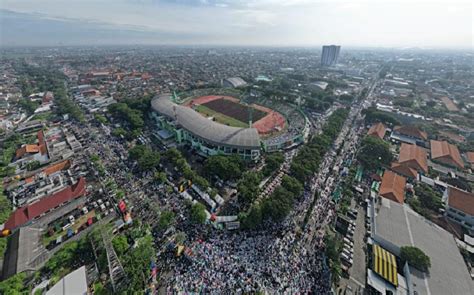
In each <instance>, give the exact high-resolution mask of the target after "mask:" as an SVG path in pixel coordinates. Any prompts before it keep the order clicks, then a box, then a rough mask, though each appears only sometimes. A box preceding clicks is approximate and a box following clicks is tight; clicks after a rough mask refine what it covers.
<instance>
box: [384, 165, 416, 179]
mask: <svg viewBox="0 0 474 295" xmlns="http://www.w3.org/2000/svg"><path fill="white" fill-rule="evenodd" d="M390 169H391V170H392V171H393V172H395V173H398V174H400V175H402V176H405V177H408V178H412V179H418V172H417V171H416V169H413V168H411V167H409V166H407V165H404V164H400V163H398V162H392V164H391V167H390Z"/></svg>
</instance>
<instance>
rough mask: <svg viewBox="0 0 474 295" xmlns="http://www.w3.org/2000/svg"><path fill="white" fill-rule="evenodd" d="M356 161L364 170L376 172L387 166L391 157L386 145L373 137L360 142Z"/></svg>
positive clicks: (367, 137)
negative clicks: (382, 166)
mask: <svg viewBox="0 0 474 295" xmlns="http://www.w3.org/2000/svg"><path fill="white" fill-rule="evenodd" d="M357 159H358V160H359V161H360V162H361V163H362V165H364V167H365V168H367V169H369V170H376V169H377V168H379V167H380V166H381V165H385V166H388V165H389V164H390V162H392V159H393V156H392V153H391V152H390V149H389V145H388V143H386V142H385V141H383V140H382V139H380V138H377V137H374V136H366V137H365V138H364V140H362V144H361V148H360V150H359V152H358V154H357Z"/></svg>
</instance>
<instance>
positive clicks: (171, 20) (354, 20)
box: [0, 0, 474, 48]
mask: <svg viewBox="0 0 474 295" xmlns="http://www.w3.org/2000/svg"><path fill="white" fill-rule="evenodd" d="M0 8H1V9H3V11H1V12H0V18H1V28H0V41H1V42H2V44H13V45H16V44H27V45H35V44H28V43H41V42H45V43H46V44H54V43H62V44H81V42H88V43H90V44H91V45H92V44H95V43H97V44H103V43H114V42H117V43H121V44H125V43H127V42H130V43H149V44H212V45H220V44H222V45H269V46H274V45H276V46H299V45H303V46H312V45H315V46H317V45H321V44H327V43H330V44H341V45H345V46H370V47H379V46H382V47H405V46H408V47H414V46H416V47H445V48H455V47H463V48H472V47H473V40H474V36H473V31H474V20H473V4H472V1H467V0H461V1H459V0H440V1H425V0H396V1H386V0H367V1H359V0H356V1H338V0H333V1H319V0H294V1H291V0H288V1H284V0H177V1H171V0H40V1H38V0H2V1H1V4H0ZM13 12H16V13H21V14H16V15H15V17H13V18H12V17H11V14H12V13H13ZM29 19H31V23H29V22H28V21H29ZM25 23H26V24H30V25H25ZM50 31H51V32H50ZM119 31H122V32H119ZM97 32H101V34H98V33H97ZM124 32H126V33H124ZM75 34H76V35H75ZM34 36H42V37H41V38H34ZM65 36H68V37H69V38H67V37H65ZM37 45H44V44H37Z"/></svg>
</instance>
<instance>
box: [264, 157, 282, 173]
mask: <svg viewBox="0 0 474 295" xmlns="http://www.w3.org/2000/svg"><path fill="white" fill-rule="evenodd" d="M284 160H285V157H284V156H283V153H280V152H278V153H272V154H269V155H268V156H266V157H265V167H264V168H263V171H262V173H263V175H265V176H270V175H271V174H272V173H273V172H275V170H277V169H278V168H280V165H281V164H282V163H283V161H284Z"/></svg>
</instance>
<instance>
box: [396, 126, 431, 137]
mask: <svg viewBox="0 0 474 295" xmlns="http://www.w3.org/2000/svg"><path fill="white" fill-rule="evenodd" d="M393 132H395V133H398V134H401V135H404V136H407V137H411V138H415V139H418V140H428V134H427V133H426V132H424V131H421V130H420V129H418V128H416V127H414V126H411V125H405V126H395V127H394V128H393Z"/></svg>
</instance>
